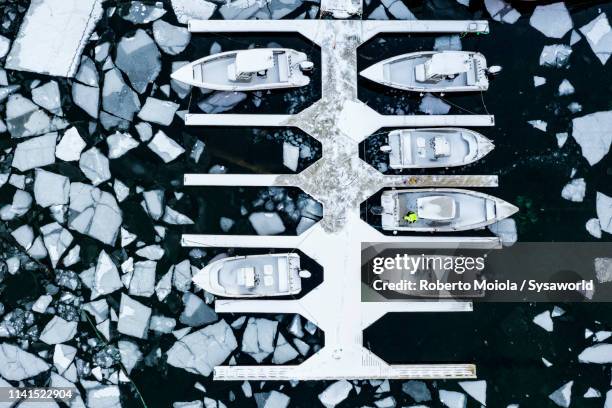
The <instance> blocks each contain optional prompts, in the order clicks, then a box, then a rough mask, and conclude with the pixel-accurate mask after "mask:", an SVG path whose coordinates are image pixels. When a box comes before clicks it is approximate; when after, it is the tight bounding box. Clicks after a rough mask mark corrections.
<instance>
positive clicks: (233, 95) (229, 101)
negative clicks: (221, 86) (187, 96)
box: [198, 92, 247, 113]
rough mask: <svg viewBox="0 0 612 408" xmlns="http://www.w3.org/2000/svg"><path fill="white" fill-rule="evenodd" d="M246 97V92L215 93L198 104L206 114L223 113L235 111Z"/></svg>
mask: <svg viewBox="0 0 612 408" xmlns="http://www.w3.org/2000/svg"><path fill="white" fill-rule="evenodd" d="M246 97H247V95H246V94H245V93H244V92H215V93H213V94H212V95H210V96H208V97H207V98H205V99H203V100H201V101H200V102H198V107H199V108H200V109H202V111H204V112H205V113H222V112H226V111H228V110H231V109H233V108H234V106H236V105H238V104H239V103H240V102H242V101H244V100H245V99H246Z"/></svg>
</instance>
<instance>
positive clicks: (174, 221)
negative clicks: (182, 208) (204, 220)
mask: <svg viewBox="0 0 612 408" xmlns="http://www.w3.org/2000/svg"><path fill="white" fill-rule="evenodd" d="M162 221H163V222H165V223H166V224H170V225H191V224H193V220H192V219H191V218H189V217H187V216H186V215H184V214H181V213H180V212H178V211H176V210H174V209H172V208H171V207H168V206H166V211H165V212H164V217H163V218H162Z"/></svg>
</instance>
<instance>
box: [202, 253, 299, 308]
mask: <svg viewBox="0 0 612 408" xmlns="http://www.w3.org/2000/svg"><path fill="white" fill-rule="evenodd" d="M309 276H310V273H309V272H308V271H305V270H300V256H299V255H298V254H294V253H284V254H270V255H248V256H236V257H231V258H224V259H219V260H217V261H214V262H211V263H210V264H208V265H206V266H205V267H204V268H203V269H202V270H200V272H198V273H197V274H196V275H195V276H194V277H193V281H194V282H195V283H196V284H197V285H198V286H200V287H201V288H203V289H204V290H206V291H207V292H210V293H212V294H214V295H217V296H224V297H237V298H243V297H244V298H249V297H267V296H287V295H295V294H298V293H300V291H301V290H302V281H301V279H302V278H307V277H309Z"/></svg>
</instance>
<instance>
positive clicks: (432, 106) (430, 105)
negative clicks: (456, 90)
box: [419, 94, 451, 115]
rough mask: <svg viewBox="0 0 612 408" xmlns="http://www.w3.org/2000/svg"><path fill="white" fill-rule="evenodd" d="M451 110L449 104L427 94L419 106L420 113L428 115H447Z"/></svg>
mask: <svg viewBox="0 0 612 408" xmlns="http://www.w3.org/2000/svg"><path fill="white" fill-rule="evenodd" d="M450 108H451V106H450V105H449V104H448V103H446V102H444V101H443V100H442V99H440V98H438V97H436V96H433V95H432V94H426V95H425V96H424V97H423V99H421V104H420V105H419V111H421V112H423V113H426V114H428V115H446V114H447V113H448V112H449V111H450Z"/></svg>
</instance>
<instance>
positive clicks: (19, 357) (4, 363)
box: [0, 343, 51, 405]
mask: <svg viewBox="0 0 612 408" xmlns="http://www.w3.org/2000/svg"><path fill="white" fill-rule="evenodd" d="M49 368H51V366H50V365H49V364H47V363H46V362H45V361H44V360H43V359H41V358H38V357H37V356H35V355H34V354H30V353H28V352H27V351H24V350H22V349H20V348H19V347H17V346H15V345H13V344H8V343H3V344H0V376H1V377H2V378H4V379H6V380H9V381H21V380H25V379H26V378H31V377H34V376H35V375H38V374H40V373H42V372H43V371H47V370H48V369H49ZM9 405H10V404H9Z"/></svg>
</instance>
